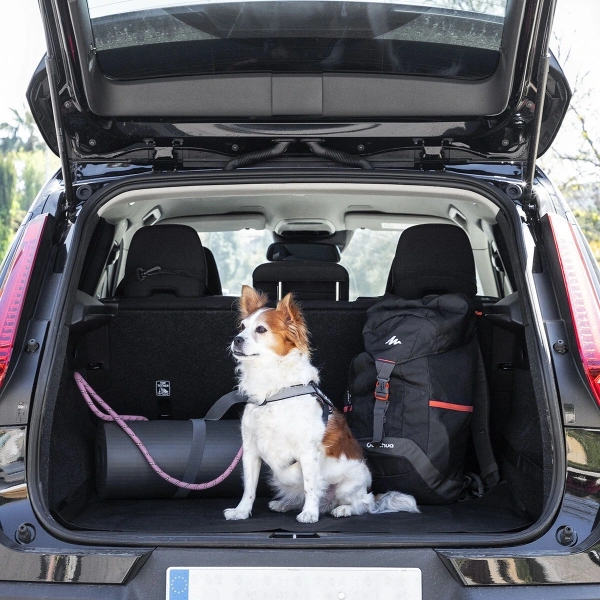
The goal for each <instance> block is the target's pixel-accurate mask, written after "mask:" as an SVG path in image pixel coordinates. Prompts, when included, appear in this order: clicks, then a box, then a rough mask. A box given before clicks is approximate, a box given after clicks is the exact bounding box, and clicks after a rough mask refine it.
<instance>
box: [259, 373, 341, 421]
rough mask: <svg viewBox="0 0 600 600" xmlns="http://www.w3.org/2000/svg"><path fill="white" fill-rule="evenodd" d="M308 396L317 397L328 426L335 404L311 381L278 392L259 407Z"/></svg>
mask: <svg viewBox="0 0 600 600" xmlns="http://www.w3.org/2000/svg"><path fill="white" fill-rule="evenodd" d="M307 394H310V395H311V396H315V397H316V399H317V400H318V401H319V402H320V403H321V405H322V406H323V415H322V418H323V423H325V425H327V421H328V420H329V415H330V414H331V413H332V412H333V409H334V408H335V406H334V404H333V402H332V401H331V400H330V399H329V398H328V397H327V396H326V395H325V394H324V393H323V392H322V391H321V390H320V389H319V388H318V387H317V384H316V383H315V382H314V381H311V382H310V383H309V384H308V385H292V386H290V387H288V388H284V389H283V390H281V391H279V392H276V393H275V394H273V395H271V396H269V397H268V398H266V399H265V401H264V402H262V403H261V404H259V406H265V405H266V404H269V403H270V402H277V401H278V400H287V399H288V398H295V397H296V396H305V395H307Z"/></svg>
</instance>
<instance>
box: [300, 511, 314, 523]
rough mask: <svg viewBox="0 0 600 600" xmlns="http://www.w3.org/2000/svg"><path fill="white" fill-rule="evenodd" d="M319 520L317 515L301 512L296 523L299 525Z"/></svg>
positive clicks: (310, 512)
mask: <svg viewBox="0 0 600 600" xmlns="http://www.w3.org/2000/svg"><path fill="white" fill-rule="evenodd" d="M318 520H319V513H318V512H316V511H314V512H313V511H311V510H303V511H302V512H301V513H300V514H299V515H298V516H297V517H296V521H299V522H300V523H316V522H317V521H318Z"/></svg>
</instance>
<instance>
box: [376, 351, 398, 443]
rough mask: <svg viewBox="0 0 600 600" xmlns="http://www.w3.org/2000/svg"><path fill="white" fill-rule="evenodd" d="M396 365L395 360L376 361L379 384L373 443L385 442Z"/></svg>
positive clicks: (383, 359)
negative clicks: (384, 427)
mask: <svg viewBox="0 0 600 600" xmlns="http://www.w3.org/2000/svg"><path fill="white" fill-rule="evenodd" d="M395 366H396V363H395V362H394V361H393V360H387V359H385V358H378V359H377V360H376V361H375V368H376V369H377V383H376V385H375V406H374V407H373V443H374V444H380V443H381V440H383V424H384V423H385V413H386V412H387V409H388V406H389V404H390V403H389V401H388V398H389V395H390V393H389V392H390V377H391V376H392V371H393V370H394V367H395Z"/></svg>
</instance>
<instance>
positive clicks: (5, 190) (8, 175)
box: [0, 153, 17, 256]
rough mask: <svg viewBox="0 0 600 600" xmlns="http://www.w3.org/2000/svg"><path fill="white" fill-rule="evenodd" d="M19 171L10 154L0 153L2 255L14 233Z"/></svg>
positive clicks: (0, 235) (0, 243)
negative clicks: (13, 221)
mask: <svg viewBox="0 0 600 600" xmlns="http://www.w3.org/2000/svg"><path fill="white" fill-rule="evenodd" d="M16 189H17V172H16V170H15V166H14V164H13V162H12V159H11V157H10V156H6V155H4V154H2V153H0V255H1V256H4V254H5V253H6V249H7V247H8V244H9V242H10V240H11V238H12V235H13V234H14V231H13V223H12V215H13V213H14V210H15V209H16Z"/></svg>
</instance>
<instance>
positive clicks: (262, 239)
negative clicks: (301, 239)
mask: <svg viewBox="0 0 600 600" xmlns="http://www.w3.org/2000/svg"><path fill="white" fill-rule="evenodd" d="M200 241H201V242H202V245H203V246H204V247H206V248H209V249H210V251H211V252H212V253H213V255H214V257H215V262H216V263H217V268H218V271H219V277H220V279H221V287H222V288H223V295H224V296H239V295H240V294H241V293H242V285H252V272H253V271H254V269H255V268H256V267H257V266H258V265H260V264H262V263H264V262H267V259H266V256H267V248H268V247H269V244H271V243H272V242H273V236H272V234H271V232H269V231H267V230H266V229H262V230H257V229H244V230H242V231H211V232H201V233H200Z"/></svg>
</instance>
